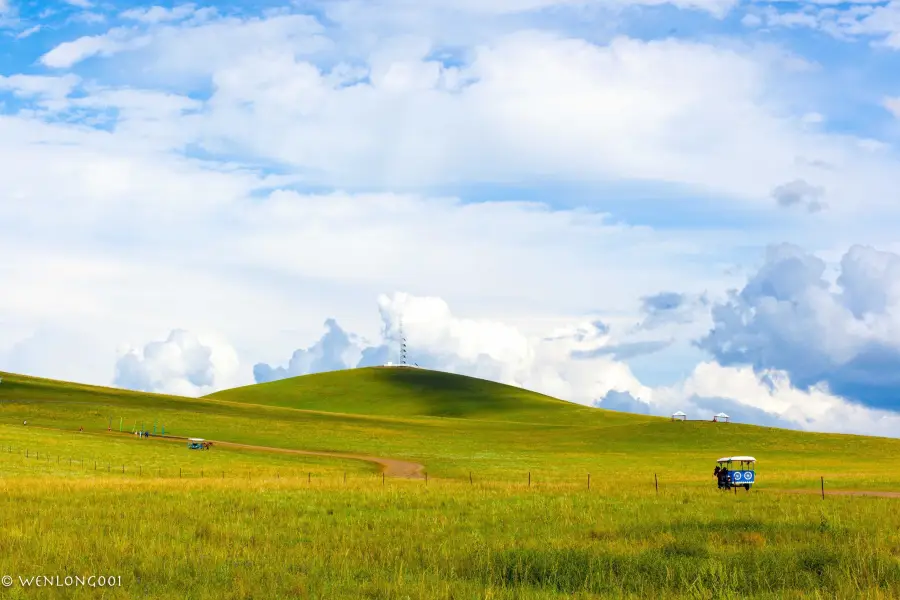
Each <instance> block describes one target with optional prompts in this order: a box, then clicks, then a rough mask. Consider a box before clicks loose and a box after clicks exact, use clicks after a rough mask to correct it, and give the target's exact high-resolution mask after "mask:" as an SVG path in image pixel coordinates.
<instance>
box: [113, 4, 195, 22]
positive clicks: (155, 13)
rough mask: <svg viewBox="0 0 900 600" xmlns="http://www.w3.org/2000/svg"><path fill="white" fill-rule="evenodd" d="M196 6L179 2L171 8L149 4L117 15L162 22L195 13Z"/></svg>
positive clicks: (143, 20)
mask: <svg viewBox="0 0 900 600" xmlns="http://www.w3.org/2000/svg"><path fill="white" fill-rule="evenodd" d="M196 11H197V7H196V6H195V5H193V4H181V5H179V6H175V7H173V8H165V7H163V6H151V7H149V8H132V9H129V10H126V11H124V12H123V13H122V14H121V15H119V16H120V17H121V18H123V19H129V20H132V21H140V22H142V23H162V22H165V21H181V20H182V19H186V18H188V17H190V16H192V15H194V14H195V12H196Z"/></svg>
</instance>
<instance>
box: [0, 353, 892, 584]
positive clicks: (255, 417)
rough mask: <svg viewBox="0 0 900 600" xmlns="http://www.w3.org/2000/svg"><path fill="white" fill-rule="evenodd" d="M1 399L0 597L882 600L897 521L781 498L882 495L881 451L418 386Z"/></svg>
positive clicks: (852, 443)
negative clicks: (403, 470)
mask: <svg viewBox="0 0 900 600" xmlns="http://www.w3.org/2000/svg"><path fill="white" fill-rule="evenodd" d="M2 379H3V382H2V384H0V491H2V493H0V503H2V506H3V511H2V512H0V575H2V574H11V575H43V574H46V575H61V576H64V575H67V574H69V575H75V574H77V575H88V574H101V573H106V574H113V575H117V576H121V577H122V582H123V585H122V587H121V588H109V589H105V590H103V594H105V595H103V596H102V597H109V598H119V597H121V598H124V597H141V598H172V597H185V598H188V597H189V598H282V597H310V598H557V597H571V596H575V597H585V598H587V597H633V598H669V597H671V598H676V597H691V598H750V597H752V598H785V597H822V598H826V597H827V598H833V597H842V598H859V597H870V598H893V597H900V533H898V531H900V511H898V510H897V506H898V503H900V499H893V498H869V497H850V496H847V497H841V496H828V497H827V498H826V499H825V500H822V499H821V498H820V497H818V496H816V495H812V494H795V493H785V492H781V491H778V490H807V491H812V490H814V489H818V487H819V485H820V479H819V478H820V476H824V477H825V481H826V486H827V487H828V488H829V489H841V490H894V491H900V468H898V467H897V466H895V465H894V464H892V462H891V461H890V460H885V457H891V456H897V455H898V451H900V440H893V439H883V438H866V437H859V436H839V435H824V434H809V433H801V432H794V431H785V430H778V429H770V428H763V427H754V426H749V425H740V424H714V423H703V422H687V423H672V422H670V421H668V420H666V419H658V418H652V417H645V416H638V415H628V414H624V413H615V412H610V411H602V410H598V409H590V408H586V407H581V406H577V405H571V404H568V403H565V402H562V401H559V400H555V399H552V398H547V397H545V396H541V395H538V394H532V393H530V392H525V391H522V390H517V389H514V388H508V387H505V386H498V385H496V384H492V383H488V382H484V381H480V380H472V379H469V378H459V377H456V376H450V375H446V374H436V373H430V372H425V371H417V370H399V369H360V370H355V371H349V372H342V373H330V374H323V375H317V376H308V377H303V378H298V379H293V380H284V381H279V382H275V383H271V384H264V385H260V386H250V387H247V388H238V389H236V390H229V391H226V392H222V393H219V394H215V395H213V396H211V397H209V398H203V399H185V398H176V397H167V396H159V395H152V394H139V393H134V392H124V391H120V390H112V389H104V388H92V387H88V386H80V385H75V384H64V383H60V382H51V381H46V380H38V379H33V378H27V377H22V376H16V375H12V374H6V375H3V376H2ZM120 418H122V420H123V422H124V423H127V424H129V425H128V427H127V429H128V431H129V432H130V424H131V423H133V422H135V421H137V422H138V423H140V422H141V421H143V422H144V423H145V427H146V426H147V424H148V423H151V424H152V423H153V422H154V421H157V422H159V423H165V425H166V432H167V433H171V434H173V435H180V436H198V437H205V438H208V439H216V440H227V441H232V442H242V443H247V444H256V445H261V446H273V447H277V448H288V449H290V448H293V449H305V450H319V451H339V452H351V453H361V454H370V455H380V456H389V457H394V458H398V459H405V460H411V461H416V462H419V463H422V464H423V465H425V468H426V471H427V473H428V475H429V477H428V480H427V481H425V480H404V479H392V478H387V479H385V480H382V477H381V475H380V474H379V473H378V467H377V466H376V465H373V464H371V463H367V462H363V461H358V460H345V459H344V460H339V459H334V458H325V457H314V456H299V455H289V454H284V453H278V452H264V451H248V450H242V449H238V448H230V447H224V446H219V447H214V448H213V450H211V451H209V452H198V451H189V450H187V449H185V448H184V445H183V442H180V441H166V440H158V439H154V438H151V439H149V440H140V439H137V438H136V437H135V436H133V435H128V434H118V433H116V432H112V433H109V432H107V427H108V424H109V422H110V419H112V421H113V428H114V429H118V423H119V419H120ZM25 419H27V420H28V423H29V424H28V426H23V425H22V421H23V420H25ZM79 427H84V428H85V433H77V429H78V428H79ZM34 453H37V456H36V457H35V455H34ZM731 454H752V455H754V456H756V457H757V458H758V459H759V464H758V480H759V483H758V484H757V486H756V488H755V489H754V490H753V491H752V492H750V493H746V492H743V491H741V492H740V493H738V494H725V493H721V492H718V491H717V490H716V489H715V484H714V480H713V478H712V476H711V469H712V467H713V466H714V461H715V459H716V458H718V457H719V456H722V455H731ZM68 459H71V460H72V462H69V460H68ZM79 459H80V460H81V463H79V462H78V461H79ZM95 462H96V463H97V464H98V467H97V468H96V469H95V468H94V463H95ZM470 474H471V477H472V479H471V480H470ZM589 474H590V489H589V488H588V475H589ZM529 480H530V485H529ZM656 481H658V482H659V491H658V492H657V489H656V484H655V482H656ZM0 594H5V595H6V596H8V597H10V598H19V597H21V598H33V597H59V598H63V597H66V598H67V597H84V598H87V597H98V596H99V595H100V591H99V590H97V589H85V588H79V589H75V588H67V589H61V588H43V589H41V590H38V589H23V588H22V587H21V586H20V585H18V584H17V585H14V586H13V587H10V588H8V589H6V590H0Z"/></svg>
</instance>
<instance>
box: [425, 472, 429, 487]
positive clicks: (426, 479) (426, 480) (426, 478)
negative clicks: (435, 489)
mask: <svg viewBox="0 0 900 600" xmlns="http://www.w3.org/2000/svg"><path fill="white" fill-rule="evenodd" d="M425 485H428V472H427V471H426V472H425Z"/></svg>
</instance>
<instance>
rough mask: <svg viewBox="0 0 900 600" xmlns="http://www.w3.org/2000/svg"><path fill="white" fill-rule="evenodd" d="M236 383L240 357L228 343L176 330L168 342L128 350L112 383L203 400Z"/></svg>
mask: <svg viewBox="0 0 900 600" xmlns="http://www.w3.org/2000/svg"><path fill="white" fill-rule="evenodd" d="M237 380H238V358H237V354H236V353H235V351H234V349H233V348H232V347H231V346H229V345H228V344H227V342H224V341H222V340H217V339H209V338H201V337H198V336H196V335H194V334H192V333H190V332H187V331H183V330H175V331H172V332H171V333H170V334H169V336H168V338H167V339H166V340H165V341H161V342H151V343H149V344H147V345H145V346H144V347H143V348H129V349H126V350H125V351H124V352H123V353H122V356H121V357H120V358H119V359H118V361H117V362H116V369H115V378H114V380H113V383H114V384H115V385H117V386H120V387H124V388H129V389H135V390H142V391H146V392H159V393H166V394H177V395H181V396H202V395H205V394H209V393H212V392H214V391H218V390H221V389H224V388H227V387H231V386H233V385H235V382H236V381H237Z"/></svg>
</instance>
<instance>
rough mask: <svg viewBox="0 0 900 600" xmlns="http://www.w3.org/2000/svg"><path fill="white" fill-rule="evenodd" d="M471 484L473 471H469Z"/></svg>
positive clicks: (470, 482)
mask: <svg viewBox="0 0 900 600" xmlns="http://www.w3.org/2000/svg"><path fill="white" fill-rule="evenodd" d="M469 485H472V471H469Z"/></svg>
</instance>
